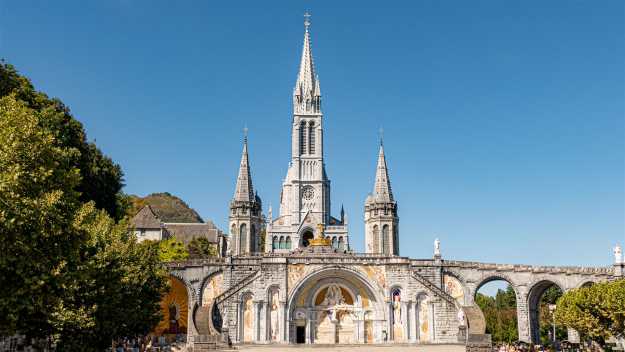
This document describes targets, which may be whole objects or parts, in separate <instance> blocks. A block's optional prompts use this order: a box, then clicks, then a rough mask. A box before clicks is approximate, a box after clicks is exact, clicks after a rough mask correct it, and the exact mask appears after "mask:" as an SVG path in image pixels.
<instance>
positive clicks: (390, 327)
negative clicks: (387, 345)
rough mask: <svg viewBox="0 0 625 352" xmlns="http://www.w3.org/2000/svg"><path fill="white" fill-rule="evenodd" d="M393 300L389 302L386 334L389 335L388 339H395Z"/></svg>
mask: <svg viewBox="0 0 625 352" xmlns="http://www.w3.org/2000/svg"><path fill="white" fill-rule="evenodd" d="M393 313H394V312H393V302H389V303H388V317H387V323H386V336H387V341H393V340H395V336H394V335H395V334H394V333H393V321H394V319H393ZM382 338H384V336H382Z"/></svg>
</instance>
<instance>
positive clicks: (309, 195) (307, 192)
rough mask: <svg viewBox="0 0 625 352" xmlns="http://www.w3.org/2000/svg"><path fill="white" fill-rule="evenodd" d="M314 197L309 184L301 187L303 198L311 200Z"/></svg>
mask: <svg viewBox="0 0 625 352" xmlns="http://www.w3.org/2000/svg"><path fill="white" fill-rule="evenodd" d="M314 197H315V189H314V188H313V187H311V186H305V187H304V188H303V189H302V198H303V199H304V200H313V198H314Z"/></svg>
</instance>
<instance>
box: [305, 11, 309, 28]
mask: <svg viewBox="0 0 625 352" xmlns="http://www.w3.org/2000/svg"><path fill="white" fill-rule="evenodd" d="M304 27H306V30H307V31H308V27H310V13H308V11H306V12H305V13H304Z"/></svg>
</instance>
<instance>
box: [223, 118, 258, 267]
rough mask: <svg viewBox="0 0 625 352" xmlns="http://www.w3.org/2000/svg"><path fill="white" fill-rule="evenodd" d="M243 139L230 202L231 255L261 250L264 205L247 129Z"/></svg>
mask: <svg viewBox="0 0 625 352" xmlns="http://www.w3.org/2000/svg"><path fill="white" fill-rule="evenodd" d="M244 131H245V137H244V138H243V152H242V154H241V164H240V165H239V175H238V176H237V185H236V188H235V190H234V197H233V198H232V201H231V202H230V215H229V217H228V218H229V222H230V225H229V228H230V236H229V237H228V252H229V254H230V255H247V254H249V253H255V252H257V251H258V250H262V248H259V243H260V241H259V238H258V236H259V234H260V232H261V229H262V227H263V225H264V224H263V220H262V211H263V210H262V203H261V200H260V197H258V195H256V193H254V187H253V186H252V176H251V173H250V164H249V157H248V155H247V128H245V130H244Z"/></svg>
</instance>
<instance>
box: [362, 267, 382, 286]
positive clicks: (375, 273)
mask: <svg viewBox="0 0 625 352" xmlns="http://www.w3.org/2000/svg"><path fill="white" fill-rule="evenodd" d="M362 269H363V270H364V271H365V274H366V275H367V277H368V278H369V279H370V280H372V281H374V282H377V283H378V284H379V285H380V286H381V287H382V288H386V272H385V271H384V268H381V267H377V266H371V265H364V266H362Z"/></svg>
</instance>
